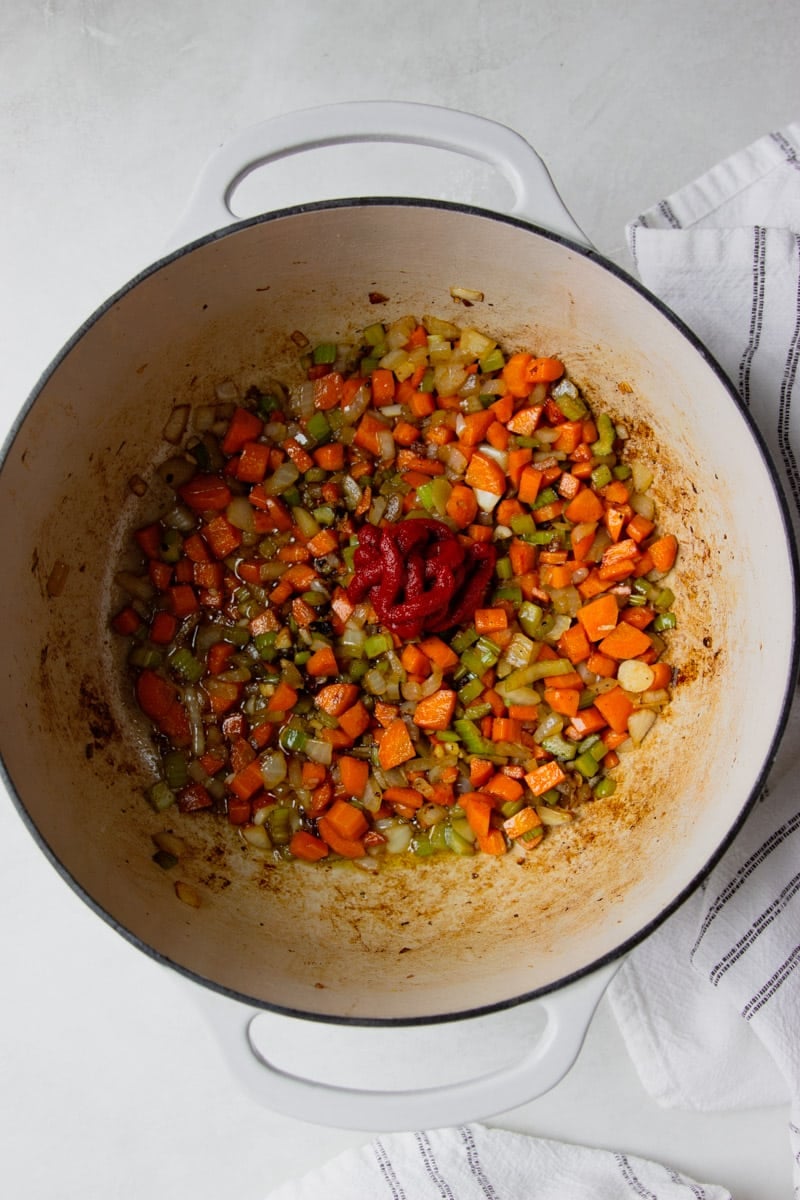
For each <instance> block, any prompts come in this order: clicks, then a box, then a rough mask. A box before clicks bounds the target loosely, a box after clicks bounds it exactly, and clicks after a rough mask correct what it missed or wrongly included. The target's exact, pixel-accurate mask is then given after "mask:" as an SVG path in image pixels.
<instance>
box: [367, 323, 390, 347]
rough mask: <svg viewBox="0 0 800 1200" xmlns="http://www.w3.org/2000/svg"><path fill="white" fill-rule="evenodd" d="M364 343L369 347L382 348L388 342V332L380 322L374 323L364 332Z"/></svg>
mask: <svg viewBox="0 0 800 1200" xmlns="http://www.w3.org/2000/svg"><path fill="white" fill-rule="evenodd" d="M364 341H365V342H366V343H367V345H368V346H382V345H383V343H384V342H385V341H386V330H385V329H384V327H383V325H381V323H380V321H375V322H373V324H372V325H368V326H367V328H366V329H365V330H364Z"/></svg>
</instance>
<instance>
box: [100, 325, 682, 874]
mask: <svg viewBox="0 0 800 1200" xmlns="http://www.w3.org/2000/svg"><path fill="white" fill-rule="evenodd" d="M293 336H294V338H295V341H296V342H297V343H298V354H299V355H300V357H301V362H302V365H303V367H304V374H305V379H304V381H303V382H302V383H301V384H299V385H296V386H292V387H285V386H283V385H282V384H279V383H274V384H270V385H269V386H267V387H262V388H259V389H256V388H253V389H251V390H250V391H248V392H247V394H245V395H240V394H239V393H238V391H237V390H236V388H235V387H234V385H233V384H231V383H226V384H223V385H221V386H220V387H218V389H217V394H216V401H215V403H213V404H210V405H205V406H201V407H199V408H197V409H195V410H194V412H193V413H192V415H191V423H190V424H189V425H188V427H187V421H188V419H189V414H188V410H186V409H179V410H176V412H175V413H174V414H173V417H172V418H171V420H170V423H169V426H168V429H167V431H165V433H166V436H167V437H168V439H169V440H171V441H173V442H175V443H176V446H177V445H178V443H180V447H181V448H180V449H179V450H178V449H176V452H175V453H174V454H173V455H172V457H171V458H170V459H169V460H168V461H167V462H166V463H165V464H164V465H163V466H162V467H161V468H160V472H161V475H162V478H163V479H166V480H167V481H168V482H169V483H170V485H171V486H172V487H173V489H174V493H175V499H174V504H173V505H172V506H171V507H170V508H169V510H168V511H166V512H164V514H163V516H162V517H161V519H160V520H158V521H156V522H154V523H152V524H150V525H147V526H146V527H144V528H140V529H138V530H136V532H135V534H134V538H135V541H136V543H137V545H138V548H139V550H140V551H141V554H142V556H143V559H144V567H143V570H142V572H141V573H139V574H136V573H131V572H122V573H120V575H119V577H118V578H119V582H120V583H121V584H122V586H123V587H124V588H125V589H126V590H127V592H128V594H129V599H128V602H127V603H125V605H124V607H122V609H121V610H120V611H119V612H117V614H116V615H115V617H114V618H113V621H112V626H113V629H114V630H115V631H116V632H117V633H118V634H120V635H123V636H124V637H126V638H128V639H129V641H130V648H129V653H128V662H129V664H130V667H131V670H132V672H133V675H134V679H135V692H136V697H137V700H138V703H139V705H140V707H141V709H142V710H143V712H144V713H145V714H146V715H147V717H148V718H149V719H150V721H151V722H152V725H153V728H154V736H155V737H156V740H157V743H158V747H159V750H160V756H161V764H162V777H161V778H160V779H159V780H158V781H157V782H156V783H155V784H154V785H153V786H152V787H151V788H150V790H149V792H148V796H149V799H150V802H151V803H152V805H153V806H154V807H155V808H156V809H158V810H164V809H167V808H169V807H170V806H172V805H175V806H176V807H177V809H178V810H180V812H181V813H191V814H197V813H210V814H214V815H215V819H220V818H222V819H226V820H227V821H229V822H231V823H233V824H234V825H236V826H238V827H239V829H240V831H241V834H242V836H243V838H244V839H246V841H247V842H248V843H249V844H250V845H251V846H253V847H255V848H258V849H260V850H261V851H263V852H267V853H268V854H271V856H272V857H273V858H275V859H283V858H285V859H290V858H294V859H303V860H306V861H309V862H316V861H318V860H328V861H333V860H340V859H342V858H346V859H352V860H354V861H356V862H357V863H358V864H359V865H361V866H366V867H369V868H373V869H375V868H377V867H378V866H379V865H380V862H381V860H382V859H384V858H385V857H386V856H394V855H397V854H401V853H405V854H413V855H418V856H427V855H432V854H435V853H437V852H455V853H456V854H460V855H473V854H475V853H485V854H493V855H502V854H506V853H508V852H514V853H517V854H528V853H529V852H531V851H533V850H534V849H535V847H536V846H538V845H539V843H540V842H541V841H542V838H543V837H544V836H545V834H546V833H547V830H548V829H549V828H551V827H553V826H556V825H561V824H564V823H566V822H569V821H571V820H573V819H574V818H575V817H576V816H577V815H578V814H579V812H580V807H581V805H582V804H584V803H587V802H594V801H598V800H599V801H601V800H602V799H603V798H604V797H608V796H610V795H611V794H612V793H613V792H614V789H615V780H614V775H613V768H614V767H615V766H616V764H617V763H618V762H619V755H620V754H622V753H625V752H627V751H629V750H634V751H635V749H636V747H637V746H638V745H639V744H640V743H641V742H642V740H643V739H644V737H645V736H646V734H647V733H648V731H649V729H650V727H651V726H652V724H653V722H654V721H655V720H656V718H657V715H658V712H659V710H660V709H661V708H663V706H664V705H665V704H666V703H667V701H668V700H669V697H670V687H671V684H672V675H673V672H672V669H671V667H670V666H669V665H668V663H667V662H666V661H665V660H664V657H663V654H664V651H665V637H664V635H665V634H666V633H667V632H668V631H669V630H670V629H671V628H673V627H674V625H675V616H674V614H673V612H672V608H673V601H674V596H673V593H672V591H671V590H670V588H669V587H668V586H666V584H665V582H664V576H666V575H667V574H668V572H669V571H670V570H671V568H672V566H673V564H674V562H675V558H676V553H677V549H678V543H677V539H676V537H675V536H674V534H673V533H671V532H669V531H664V530H662V529H660V528H659V526H658V524H657V520H656V513H655V506H654V503H653V500H652V498H651V496H650V494H649V490H648V489H649V487H650V484H651V482H652V477H651V473H650V471H649V469H648V467H647V466H646V465H644V464H642V463H641V462H639V461H635V460H634V461H631V462H629V461H626V458H625V441H626V432H625V430H624V429H621V428H619V427H616V426H615V425H614V424H613V422H612V420H611V419H610V417H609V416H608V415H607V414H605V413H602V412H600V413H593V412H592V411H590V408H589V405H588V403H587V401H586V399H585V398H584V397H583V395H582V394H581V392H580V390H579V389H578V387H576V385H575V384H574V383H573V382H571V380H570V379H569V377H568V375H567V373H566V370H565V367H564V364H563V363H562V362H561V361H560V360H558V359H556V358H552V357H537V356H536V355H534V354H532V353H529V352H519V353H512V354H510V355H507V354H506V353H505V352H504V351H503V350H502V349H501V348H500V347H499V346H498V345H497V344H496V343H495V342H494V340H493V339H491V338H490V337H488V336H487V335H486V334H484V333H482V332H481V331H479V330H477V329H474V328H462V327H457V326H456V325H454V324H452V323H451V322H448V321H445V320H441V319H438V318H435V317H427V316H426V317H423V318H422V319H421V320H418V319H417V318H416V317H414V316H407V317H404V318H402V319H400V320H398V321H395V322H394V323H392V324H390V325H388V326H386V325H384V324H381V323H374V324H371V325H369V326H368V327H367V328H366V329H365V330H364V332H363V338H362V340H361V342H360V344H359V345H357V346H348V347H341V346H337V345H334V344H321V345H316V346H313V347H312V346H311V345H310V344H309V343H307V342H306V340H305V338H304V337H303V336H302V335H301V334H296V335H293ZM135 486H136V487H138V488H139V489H140V490H142V491H143V490H144V486H145V485H144V484H143V482H142V481H141V480H137V481H135ZM167 857H169V856H168V855H167Z"/></svg>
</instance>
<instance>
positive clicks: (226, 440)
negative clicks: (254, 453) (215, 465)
mask: <svg viewBox="0 0 800 1200" xmlns="http://www.w3.org/2000/svg"><path fill="white" fill-rule="evenodd" d="M263 428H264V422H263V421H262V420H261V418H260V417H259V416H258V414H257V413H254V412H251V411H250V409H248V408H242V407H241V405H237V407H236V408H235V409H234V411H233V416H232V417H231V419H230V421H229V422H228V428H227V430H226V431H225V436H224V437H223V439H222V447H221V448H222V453H223V454H225V455H228V456H230V455H232V454H238V453H239V451H240V450H241V449H242V446H244V444H245V442H254V441H255V440H256V438H258V437H260V435H261V432H262V430H263Z"/></svg>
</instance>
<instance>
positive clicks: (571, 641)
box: [558, 622, 592, 663]
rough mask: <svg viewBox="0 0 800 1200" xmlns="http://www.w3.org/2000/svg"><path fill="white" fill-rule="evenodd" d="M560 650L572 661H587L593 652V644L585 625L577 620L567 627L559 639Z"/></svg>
mask: <svg viewBox="0 0 800 1200" xmlns="http://www.w3.org/2000/svg"><path fill="white" fill-rule="evenodd" d="M558 650H559V653H560V654H562V655H563V657H564V658H568V659H569V661H570V662H571V663H580V662H585V661H586V659H587V658H588V657H589V655H590V654H591V652H592V644H591V642H590V641H589V636H588V634H587V632H586V629H585V627H584V626H583V625H582V624H581V623H579V622H576V623H575V624H574V625H570V627H569V629H565V630H564V632H563V633H562V635H561V637H560V638H559V639H558Z"/></svg>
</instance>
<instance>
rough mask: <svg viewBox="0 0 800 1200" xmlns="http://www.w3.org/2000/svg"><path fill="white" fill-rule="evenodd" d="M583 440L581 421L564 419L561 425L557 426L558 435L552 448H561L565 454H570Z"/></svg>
mask: <svg viewBox="0 0 800 1200" xmlns="http://www.w3.org/2000/svg"><path fill="white" fill-rule="evenodd" d="M582 440H583V422H582V421H564V423H563V425H559V427H558V437H557V438H556V440H555V442H554V443H553V449H554V450H561V451H563V452H564V453H565V454H572V453H574V451H575V450H577V448H578V446H579V445H580V444H581V442H582Z"/></svg>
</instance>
